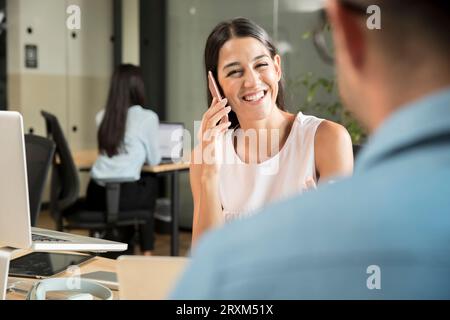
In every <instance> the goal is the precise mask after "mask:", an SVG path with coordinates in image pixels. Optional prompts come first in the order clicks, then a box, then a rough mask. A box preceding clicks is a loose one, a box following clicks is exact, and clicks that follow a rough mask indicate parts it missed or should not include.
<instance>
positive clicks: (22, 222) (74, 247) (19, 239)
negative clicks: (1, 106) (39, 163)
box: [0, 111, 128, 252]
mask: <svg viewBox="0 0 450 320" xmlns="http://www.w3.org/2000/svg"><path fill="white" fill-rule="evenodd" d="M27 180H28V179H27V166H26V157H25V143H24V133H23V120H22V116H21V115H20V113H18V112H14V111H0V248H1V247H12V248H17V249H31V250H33V251H92V252H105V251H125V250H126V249H127V246H128V245H127V244H126V243H120V242H115V241H109V240H103V239H97V238H91V237H84V236H79V235H74V234H70V233H64V232H58V231H53V230H46V229H41V228H34V227H33V228H32V227H31V223H30V208H29V201H28V181H27Z"/></svg>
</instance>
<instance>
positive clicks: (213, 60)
mask: <svg viewBox="0 0 450 320" xmlns="http://www.w3.org/2000/svg"><path fill="white" fill-rule="evenodd" d="M245 37H252V38H255V39H256V40H258V41H259V42H261V43H262V44H263V45H264V46H265V47H266V48H267V50H269V52H270V56H271V58H272V59H273V58H274V57H275V55H277V54H278V50H277V48H276V47H275V46H274V45H273V43H272V40H271V39H270V37H269V35H268V34H267V32H266V31H265V30H264V29H263V28H261V27H260V26H258V25H257V24H256V23H254V22H253V21H251V20H249V19H247V18H235V19H232V20H228V21H224V22H221V23H219V24H218V25H217V26H216V27H215V28H214V30H213V31H212V32H211V33H210V35H209V36H208V40H206V46H205V71H206V83H208V71H209V70H211V72H212V73H213V75H214V78H215V79H216V82H217V86H218V87H219V90H220V92H221V94H222V96H223V90H222V88H221V87H220V84H219V82H218V81H217V79H218V77H217V65H218V61H219V51H220V49H221V48H222V46H223V45H224V44H225V42H227V41H228V40H230V39H232V38H245ZM207 97H208V106H209V105H211V102H212V96H211V92H209V90H207ZM276 103H277V106H278V108H280V109H281V110H283V111H284V110H285V103H284V86H283V82H282V80H281V79H280V81H279V82H278V95H277V99H276ZM228 118H229V120H230V122H231V126H230V127H231V128H235V127H238V126H239V121H238V119H237V116H236V113H234V112H233V111H230V113H229V114H228Z"/></svg>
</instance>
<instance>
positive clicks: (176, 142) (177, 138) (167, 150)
mask: <svg viewBox="0 0 450 320" xmlns="http://www.w3.org/2000/svg"><path fill="white" fill-rule="evenodd" d="M183 133H184V124H183V123H180V122H160V124H159V150H160V152H161V164H165V163H176V162H181V160H182V157H183Z"/></svg>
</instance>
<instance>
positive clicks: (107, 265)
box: [6, 250, 119, 300]
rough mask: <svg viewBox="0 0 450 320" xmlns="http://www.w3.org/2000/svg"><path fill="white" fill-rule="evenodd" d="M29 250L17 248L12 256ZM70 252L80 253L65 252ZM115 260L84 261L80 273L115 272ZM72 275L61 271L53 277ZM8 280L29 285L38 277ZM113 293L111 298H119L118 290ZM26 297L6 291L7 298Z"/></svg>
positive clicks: (20, 254)
mask: <svg viewBox="0 0 450 320" xmlns="http://www.w3.org/2000/svg"><path fill="white" fill-rule="evenodd" d="M30 252H31V251H29V250H17V251H16V252H14V253H13V256H12V258H13V259H14V258H18V257H20V256H23V255H25V254H28V253H30ZM66 253H70V254H82V253H77V252H66ZM116 263H117V262H116V260H113V259H107V258H103V257H95V258H93V259H91V260H89V261H87V262H86V263H83V264H81V265H80V272H81V274H84V273H88V272H94V271H110V272H116ZM69 276H73V275H71V274H68V273H67V272H64V273H61V274H59V275H58V276H55V277H69ZM9 279H10V280H13V281H16V280H19V281H23V282H24V283H28V282H29V283H30V286H29V287H31V285H32V283H34V282H35V281H38V279H29V278H9ZM111 291H112V293H113V299H115V300H116V299H119V291H118V290H111ZM25 297H26V294H25V293H22V292H8V293H7V295H6V299H7V300H24V299H25Z"/></svg>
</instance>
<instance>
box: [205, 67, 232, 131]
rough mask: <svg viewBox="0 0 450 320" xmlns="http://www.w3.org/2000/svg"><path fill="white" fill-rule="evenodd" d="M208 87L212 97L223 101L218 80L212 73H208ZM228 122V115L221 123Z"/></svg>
mask: <svg viewBox="0 0 450 320" xmlns="http://www.w3.org/2000/svg"><path fill="white" fill-rule="evenodd" d="M208 87H209V91H210V92H211V94H212V96H213V97H214V98H216V99H217V100H218V101H220V100H222V96H221V95H220V91H219V87H218V86H217V83H216V80H215V79H214V76H213V74H212V72H211V71H208ZM226 122H228V115H225V116H223V118H222V119H221V120H220V123H226Z"/></svg>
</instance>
